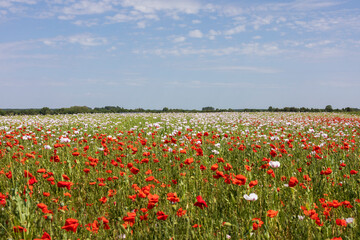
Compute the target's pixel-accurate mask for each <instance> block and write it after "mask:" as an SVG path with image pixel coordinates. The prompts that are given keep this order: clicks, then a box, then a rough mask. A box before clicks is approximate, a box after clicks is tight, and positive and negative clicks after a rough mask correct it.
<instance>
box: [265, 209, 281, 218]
mask: <svg viewBox="0 0 360 240" xmlns="http://www.w3.org/2000/svg"><path fill="white" fill-rule="evenodd" d="M278 212H279V211H275V210H268V211H267V215H266V216H268V217H270V218H273V217H276V216H277V214H278Z"/></svg>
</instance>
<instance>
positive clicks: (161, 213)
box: [156, 211, 169, 220]
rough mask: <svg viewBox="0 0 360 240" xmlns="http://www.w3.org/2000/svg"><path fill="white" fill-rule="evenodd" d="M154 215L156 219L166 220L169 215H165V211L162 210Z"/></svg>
mask: <svg viewBox="0 0 360 240" xmlns="http://www.w3.org/2000/svg"><path fill="white" fill-rule="evenodd" d="M156 215H157V219H158V220H166V219H167V218H168V216H169V215H165V213H164V212H162V211H158V212H157V213H156Z"/></svg>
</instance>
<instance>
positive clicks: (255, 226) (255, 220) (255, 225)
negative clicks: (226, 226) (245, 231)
mask: <svg viewBox="0 0 360 240" xmlns="http://www.w3.org/2000/svg"><path fill="white" fill-rule="evenodd" d="M252 220H253V230H254V231H255V230H257V229H258V228H260V227H261V225H263V224H264V222H263V221H261V219H260V218H253V219H252Z"/></svg>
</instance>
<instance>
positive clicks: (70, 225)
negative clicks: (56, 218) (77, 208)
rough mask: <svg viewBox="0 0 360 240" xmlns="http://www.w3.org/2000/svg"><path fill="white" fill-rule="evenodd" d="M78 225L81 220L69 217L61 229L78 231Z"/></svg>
mask: <svg viewBox="0 0 360 240" xmlns="http://www.w3.org/2000/svg"><path fill="white" fill-rule="evenodd" d="M78 226H79V221H78V220H77V219H74V218H68V219H66V221H65V225H64V226H63V227H61V229H65V230H66V231H67V232H68V231H73V232H76V229H77V227H78Z"/></svg>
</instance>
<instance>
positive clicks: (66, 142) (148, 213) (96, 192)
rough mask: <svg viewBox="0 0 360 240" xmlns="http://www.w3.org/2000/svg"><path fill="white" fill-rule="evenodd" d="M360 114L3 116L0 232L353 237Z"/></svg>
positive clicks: (15, 235)
mask: <svg viewBox="0 0 360 240" xmlns="http://www.w3.org/2000/svg"><path fill="white" fill-rule="evenodd" d="M359 127H360V118H359V117H354V116H351V115H346V114H335V113H332V114H331V113H316V114H315V113H161V114H153V113H150V114H145V113H144V114H135V113H131V114H77V115H54V116H38V115H37V116H11V117H10V116H6V117H5V116H4V117H0V183H1V184H0V238H1V239H14V240H15V239H174V240H176V239H359V238H360V226H359V220H360V214H359V209H360V195H359V194H360V189H359V184H360V177H359V174H360V173H358V171H359V168H360V161H359V159H360V149H359V137H360V136H359V135H360V128H359Z"/></svg>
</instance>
